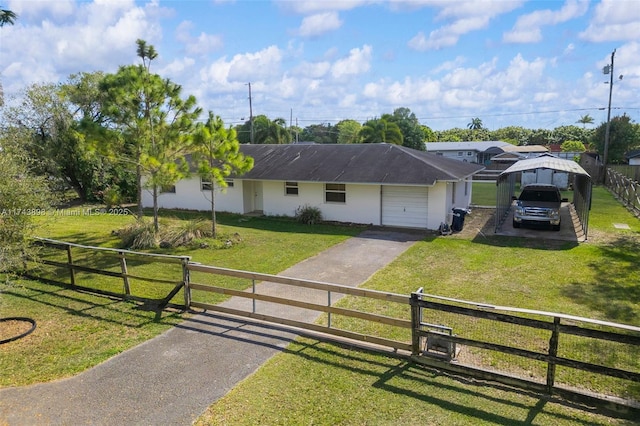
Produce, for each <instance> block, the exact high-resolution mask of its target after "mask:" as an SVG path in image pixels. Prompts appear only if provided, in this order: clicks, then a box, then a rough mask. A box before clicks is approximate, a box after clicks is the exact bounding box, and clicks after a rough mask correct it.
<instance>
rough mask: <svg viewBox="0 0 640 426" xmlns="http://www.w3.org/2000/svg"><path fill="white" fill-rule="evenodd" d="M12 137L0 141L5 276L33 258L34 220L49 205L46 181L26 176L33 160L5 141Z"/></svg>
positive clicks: (0, 256)
mask: <svg viewBox="0 0 640 426" xmlns="http://www.w3.org/2000/svg"><path fill="white" fill-rule="evenodd" d="M12 136H19V135H15V134H12V133H9V134H7V133H3V134H2V140H0V146H2V147H3V149H2V153H1V154H0V241H2V244H0V272H2V273H9V274H11V273H13V272H18V271H20V270H21V269H22V268H23V265H24V262H25V261H26V260H27V258H31V259H33V258H35V257H36V256H37V249H35V248H34V246H33V244H32V242H33V241H32V237H33V236H34V234H35V231H36V229H37V226H38V222H36V221H35V218H36V216H39V215H41V214H46V212H47V210H48V209H49V207H50V205H51V202H52V201H53V200H52V198H51V191H49V190H48V189H49V188H48V182H47V179H46V178H45V177H44V176H36V175H34V174H33V173H31V172H30V170H32V169H34V168H35V167H34V166H33V164H30V163H32V162H33V161H34V159H33V158H31V157H30V156H29V155H28V154H27V153H25V152H24V151H22V150H20V148H19V146H18V144H16V143H11V142H10V141H7V139H6V138H11V137H12Z"/></svg>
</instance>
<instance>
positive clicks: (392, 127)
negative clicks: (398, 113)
mask: <svg viewBox="0 0 640 426" xmlns="http://www.w3.org/2000/svg"><path fill="white" fill-rule="evenodd" d="M360 137H361V138H362V143H390V144H394V145H402V131H401V130H400V127H398V125H397V124H396V123H392V122H389V121H387V120H385V119H383V118H374V119H373V120H369V121H367V122H366V123H364V125H363V126H362V129H361V130H360Z"/></svg>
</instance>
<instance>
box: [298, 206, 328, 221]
mask: <svg viewBox="0 0 640 426" xmlns="http://www.w3.org/2000/svg"><path fill="white" fill-rule="evenodd" d="M296 220H297V221H298V222H300V223H304V224H306V225H314V224H316V223H320V222H321V221H322V212H321V211H320V209H319V208H318V207H314V206H310V205H308V204H305V205H304V206H299V207H298V208H297V209H296Z"/></svg>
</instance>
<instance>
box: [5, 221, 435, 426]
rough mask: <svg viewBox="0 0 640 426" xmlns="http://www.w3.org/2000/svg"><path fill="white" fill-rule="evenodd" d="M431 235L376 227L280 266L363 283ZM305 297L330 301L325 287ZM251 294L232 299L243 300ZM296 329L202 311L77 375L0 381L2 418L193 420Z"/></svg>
mask: <svg viewBox="0 0 640 426" xmlns="http://www.w3.org/2000/svg"><path fill="white" fill-rule="evenodd" d="M422 238H424V234H423V233H411V232H408V231H398V230H368V231H365V232H363V233H362V234H361V235H359V236H357V237H353V238H350V239H349V240H347V241H345V242H343V243H341V244H338V245H336V246H334V247H331V248H329V249H328V250H325V251H324V252H322V253H320V254H318V255H316V256H314V257H312V258H309V259H306V260H305V261H303V262H301V263H299V264H297V265H295V266H293V267H291V268H289V269H288V270H286V271H283V272H282V273H281V274H280V275H282V276H287V277H292V278H301V279H311V280H316V281H325V282H331V283H336V284H342V285H349V286H354V287H355V286H358V285H360V284H362V283H364V282H365V281H366V280H367V279H368V278H369V277H370V276H371V275H373V274H374V273H375V272H376V271H377V270H378V269H380V268H383V267H384V266H386V265H387V264H389V263H390V262H391V261H393V260H394V259H395V258H396V257H397V256H399V255H400V254H402V253H403V252H404V251H405V250H407V249H408V248H409V247H410V246H411V245H413V244H414V243H415V242H416V241H419V240H421V239H422ZM261 285H263V286H264V287H263V288H261V289H260V292H264V293H266V294H272V293H273V294H276V293H278V292H282V291H290V288H289V290H284V289H283V288H282V287H281V286H277V285H273V284H272V283H263V284H261ZM309 291H312V290H309ZM304 297H305V299H306V300H309V301H311V300H312V299H310V298H313V297H323V298H325V302H326V293H324V294H323V295H321V296H320V295H317V296H316V295H308V294H307V295H304ZM244 300H245V299H242V300H237V299H235V298H232V299H230V300H229V301H227V302H225V303H226V304H227V305H228V306H236V305H238V304H242V303H245V302H244ZM259 309H262V310H263V311H264V312H268V311H269V310H270V309H280V310H281V309H282V308H274V307H272V306H267V305H264V306H262V307H259ZM287 311H288V314H287V315H288V316H289V317H291V318H293V319H297V320H301V321H309V322H311V321H314V320H315V319H316V318H317V316H318V314H317V313H315V312H312V313H310V311H304V310H301V309H297V308H287ZM259 312H260V311H259ZM280 313H281V312H280ZM314 315H315V316H314ZM293 338H295V334H293V333H292V332H291V331H290V330H287V329H284V328H281V327H277V326H270V325H265V324H260V323H256V322H252V321H247V320H245V319H239V318H236V317H230V316H225V315H219V314H211V313H207V312H204V313H201V314H197V315H194V316H193V317H191V318H190V319H188V320H186V321H184V322H183V323H181V324H180V325H178V326H176V327H174V328H172V329H171V330H169V331H167V332H165V333H163V334H162V335H160V336H157V337H155V338H154V339H151V340H149V341H147V342H145V343H143V344H141V345H139V346H136V347H135V348H132V349H130V350H128V351H125V352H123V353H122V354H120V355H117V356H115V357H113V358H111V359H109V360H108V361H106V362H104V363H102V364H100V365H98V366H96V367H94V368H91V369H90V370H87V371H85V372H83V373H81V374H79V375H77V376H74V377H71V378H68V379H63V380H58V381H54V382H50V383H43V384H37V385H32V386H25V387H19V388H6V389H0V425H5V424H7V425H29V426H33V425H79V424H90V425H122V424H127V425H157V424H162V425H189V424H192V423H193V421H194V420H196V419H197V418H198V417H199V416H200V414H202V413H203V412H204V410H206V408H207V407H208V406H209V405H211V404H212V403H213V402H215V401H216V400H217V399H219V398H220V397H222V396H224V395H225V394H226V393H227V392H228V391H229V390H230V389H232V388H233V387H234V386H235V384H236V383H238V382H239V381H241V380H243V379H244V378H245V377H247V376H249V375H250V374H252V373H253V372H254V371H255V370H256V369H258V367H260V365H262V363H264V362H265V361H266V360H267V359H269V358H270V357H272V356H273V355H275V354H277V353H279V352H281V351H283V350H284V349H285V348H286V346H287V344H288V343H289V342H290V341H291V340H292V339H293Z"/></svg>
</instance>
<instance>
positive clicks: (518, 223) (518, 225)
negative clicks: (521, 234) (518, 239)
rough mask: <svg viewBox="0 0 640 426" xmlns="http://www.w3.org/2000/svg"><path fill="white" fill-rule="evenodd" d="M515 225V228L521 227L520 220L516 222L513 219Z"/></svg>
mask: <svg viewBox="0 0 640 426" xmlns="http://www.w3.org/2000/svg"><path fill="white" fill-rule="evenodd" d="M513 227H514V228H520V222H516V221H515V220H514V221H513Z"/></svg>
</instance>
